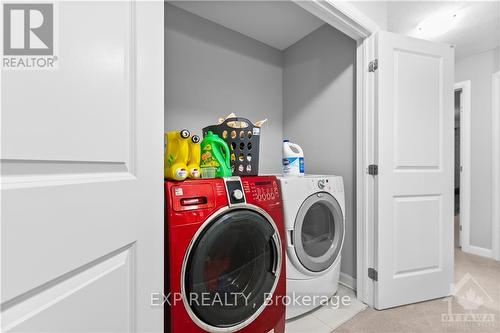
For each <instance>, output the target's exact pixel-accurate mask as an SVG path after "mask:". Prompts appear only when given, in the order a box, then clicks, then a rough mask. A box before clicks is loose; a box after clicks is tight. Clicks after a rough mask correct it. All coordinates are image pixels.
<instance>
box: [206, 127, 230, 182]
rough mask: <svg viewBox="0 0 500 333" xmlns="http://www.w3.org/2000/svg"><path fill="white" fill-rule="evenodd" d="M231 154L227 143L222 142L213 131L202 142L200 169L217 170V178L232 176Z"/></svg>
mask: <svg viewBox="0 0 500 333" xmlns="http://www.w3.org/2000/svg"><path fill="white" fill-rule="evenodd" d="M230 155H231V152H230V151H229V147H228V145H227V143H226V141H224V140H222V139H221V138H220V137H219V136H218V135H217V134H214V133H213V132H211V131H208V133H207V134H206V135H205V137H204V138H203V141H202V142H201V161H200V168H201V169H202V170H203V168H210V167H213V168H216V171H215V177H230V176H231V161H230V157H231V156H230Z"/></svg>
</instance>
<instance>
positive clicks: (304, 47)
mask: <svg viewBox="0 0 500 333" xmlns="http://www.w3.org/2000/svg"><path fill="white" fill-rule="evenodd" d="M355 61H356V42H355V41H354V40H352V39H351V38H349V37H347V36H346V35H344V34H342V33H341V32H339V31H337V30H335V29H334V28H332V27H330V26H328V25H324V26H322V27H320V28H319V29H317V30H316V31H314V32H313V33H311V34H309V35H308V36H306V37H305V38H303V39H302V40H300V41H299V42H297V43H296V44H294V45H292V46H291V47H289V48H288V49H286V50H285V51H284V55H283V66H284V76H283V92H284V98H283V106H284V116H283V119H284V122H283V124H284V126H283V131H284V135H285V138H288V139H290V141H292V142H295V143H298V144H299V145H300V146H301V147H302V148H303V149H304V156H305V159H304V161H305V164H304V165H305V172H306V173H309V174H336V175H340V176H342V177H344V186H345V193H346V238H345V243H344V249H343V251H342V256H343V257H342V266H341V270H342V272H344V273H346V274H348V275H350V276H352V277H356V197H355V195H356V193H355V189H356V182H355V181H356V179H355V177H356V172H355V171H356V146H355V145H356V141H355V138H356V118H355V115H356V109H355V91H356V90H355V84H356V80H355V78H356V71H355Z"/></svg>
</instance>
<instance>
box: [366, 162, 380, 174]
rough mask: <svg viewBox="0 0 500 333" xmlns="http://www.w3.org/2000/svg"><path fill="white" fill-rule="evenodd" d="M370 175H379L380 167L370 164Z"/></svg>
mask: <svg viewBox="0 0 500 333" xmlns="http://www.w3.org/2000/svg"><path fill="white" fill-rule="evenodd" d="M368 174H369V175H372V176H376V175H378V165H376V164H370V165H369V166H368Z"/></svg>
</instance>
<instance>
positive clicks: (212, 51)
mask: <svg viewBox="0 0 500 333" xmlns="http://www.w3.org/2000/svg"><path fill="white" fill-rule="evenodd" d="M282 75H283V71H282V67H281V52H280V51H278V50H276V49H274V48H272V47H270V46H267V45H265V44H263V43H260V42H258V41H256V40H254V39H251V38H249V37H246V36H244V35H242V34H240V33H237V32H235V31H232V30H229V29H227V28H225V27H223V26H221V25H218V24H216V23H213V22H211V21H208V20H206V19H204V18H201V17H199V16H196V15H194V14H191V13H188V12H186V11H184V10H182V9H179V8H177V7H174V6H172V5H169V4H165V130H176V129H183V128H187V129H189V130H190V131H192V132H194V133H197V134H198V135H201V129H202V128H203V127H204V126H207V125H210V124H215V123H216V122H217V119H218V118H219V117H224V116H226V115H227V114H229V113H231V112H234V113H236V114H237V115H239V116H246V117H248V118H249V119H250V120H251V121H257V120H261V119H264V118H268V119H269V120H268V122H267V124H266V125H264V127H263V129H262V137H261V143H260V147H261V148H260V149H261V152H260V170H259V171H260V173H278V172H280V170H281V141H282V137H283V133H282V130H283V120H282V116H283V105H282V95H283V93H282Z"/></svg>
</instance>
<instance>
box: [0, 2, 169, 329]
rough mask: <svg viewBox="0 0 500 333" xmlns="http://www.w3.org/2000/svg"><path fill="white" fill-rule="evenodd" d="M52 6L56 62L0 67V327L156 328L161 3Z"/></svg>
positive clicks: (158, 312) (160, 269)
mask: <svg viewBox="0 0 500 333" xmlns="http://www.w3.org/2000/svg"><path fill="white" fill-rule="evenodd" d="M57 8H58V11H57V12H56V13H55V14H56V17H55V19H56V20H57V19H58V20H59V29H58V32H59V33H58V34H56V38H58V40H59V42H58V45H59V60H58V61H59V64H58V68H57V69H55V70H44V71H36V70H33V71H29V70H25V71H15V70H11V71H2V87H1V89H2V91H1V93H2V123H1V139H2V140H1V141H2V155H1V167H2V170H1V172H2V197H1V205H2V211H1V218H2V234H1V237H2V238H1V242H2V253H1V255H2V258H1V265H2V267H1V274H2V276H1V288H2V294H1V297H2V298H1V302H2V312H1V315H2V331H4V330H7V329H8V330H12V331H52V332H53V331H61V332H63V331H74V330H80V331H88V332H92V331H135V330H138V331H158V332H159V331H161V330H162V309H160V308H158V309H155V308H152V307H151V306H150V299H151V296H150V295H151V293H152V292H160V291H161V290H162V289H163V200H164V199H163V187H162V185H163V182H162V179H163V171H162V159H163V153H162V151H163V135H162V134H163V91H162V90H163V69H162V66H163V3H161V2H157V3H152V2H139V3H134V2H130V1H120V2H83V1H82V2H58V4H57ZM89 23H90V24H89ZM90 318H92V319H90Z"/></svg>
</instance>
